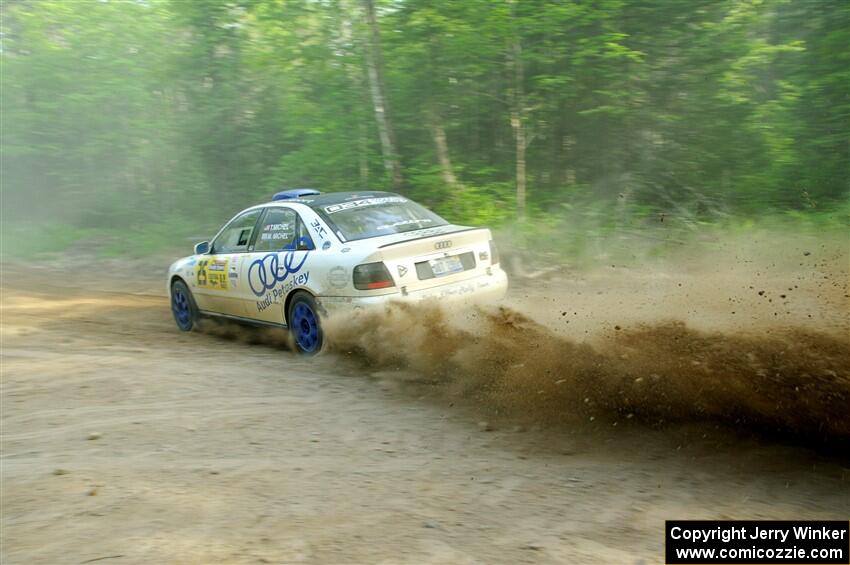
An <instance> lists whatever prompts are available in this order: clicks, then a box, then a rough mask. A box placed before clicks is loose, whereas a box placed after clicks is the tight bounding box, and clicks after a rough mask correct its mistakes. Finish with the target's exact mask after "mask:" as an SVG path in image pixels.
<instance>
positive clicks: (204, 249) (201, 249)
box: [195, 241, 210, 255]
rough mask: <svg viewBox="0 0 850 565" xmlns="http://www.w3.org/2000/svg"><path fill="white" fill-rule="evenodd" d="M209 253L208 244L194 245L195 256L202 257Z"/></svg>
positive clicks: (205, 242)
mask: <svg viewBox="0 0 850 565" xmlns="http://www.w3.org/2000/svg"><path fill="white" fill-rule="evenodd" d="M209 252H210V242H209V241H202V242H201V243H196V244H195V255H203V254H204V253H209Z"/></svg>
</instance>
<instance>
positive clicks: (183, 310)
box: [171, 280, 199, 332]
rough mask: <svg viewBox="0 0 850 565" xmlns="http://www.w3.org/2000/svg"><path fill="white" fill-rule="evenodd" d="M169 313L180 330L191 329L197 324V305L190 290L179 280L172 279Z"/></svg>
mask: <svg viewBox="0 0 850 565" xmlns="http://www.w3.org/2000/svg"><path fill="white" fill-rule="evenodd" d="M171 313H172V314H173V315H174V322H175V323H176V324H177V327H178V328H179V329H180V330H181V331H184V332H189V331H192V329H193V328H195V327H197V325H198V317H199V316H198V306H197V305H196V304H195V299H194V298H193V297H192V291H191V290H189V287H188V286H186V283H184V282H183V281H181V280H177V281H174V284H172V285H171Z"/></svg>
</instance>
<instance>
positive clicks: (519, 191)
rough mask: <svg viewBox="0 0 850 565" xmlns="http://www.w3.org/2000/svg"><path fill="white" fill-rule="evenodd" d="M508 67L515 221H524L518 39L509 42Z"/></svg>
mask: <svg viewBox="0 0 850 565" xmlns="http://www.w3.org/2000/svg"><path fill="white" fill-rule="evenodd" d="M510 66H511V67H513V69H512V70H513V87H512V88H511V93H510V94H511V95H510V99H511V128H513V131H514V141H515V145H516V213H517V219H518V220H519V221H520V222H522V221H524V220H525V208H526V206H525V201H526V184H527V177H526V169H525V150H526V147H528V142H527V137H528V135H527V131H526V119H525V93H524V91H523V81H524V76H523V68H522V45H520V42H519V37H514V39H513V40H512V42H511V54H510Z"/></svg>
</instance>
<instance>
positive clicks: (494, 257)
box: [490, 239, 499, 265]
mask: <svg viewBox="0 0 850 565" xmlns="http://www.w3.org/2000/svg"><path fill="white" fill-rule="evenodd" d="M498 262H499V250H498V249H496V242H495V241H493V240H492V239H491V240H490V264H491V265H496V264H497V263H498Z"/></svg>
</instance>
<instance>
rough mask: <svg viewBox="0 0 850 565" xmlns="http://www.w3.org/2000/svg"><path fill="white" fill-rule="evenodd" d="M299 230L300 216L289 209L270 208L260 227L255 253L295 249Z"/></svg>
mask: <svg viewBox="0 0 850 565" xmlns="http://www.w3.org/2000/svg"><path fill="white" fill-rule="evenodd" d="M297 229H298V215H297V214H296V213H295V211H294V210H290V209H289V208H277V207H275V208H269V209H268V212H267V213H266V217H265V218H263V222H262V225H261V226H260V234H259V236H258V237H257V241H256V243H255V244H254V252H255V253H256V252H262V251H280V250H281V249H287V248H288V249H293V245H294V243H295V240H296V234H297Z"/></svg>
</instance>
